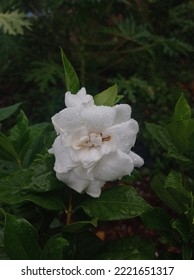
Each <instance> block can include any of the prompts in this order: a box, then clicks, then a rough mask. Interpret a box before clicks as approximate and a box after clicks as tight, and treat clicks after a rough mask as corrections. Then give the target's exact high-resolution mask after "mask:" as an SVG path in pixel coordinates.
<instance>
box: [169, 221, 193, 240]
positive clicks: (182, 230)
mask: <svg viewBox="0 0 194 280" xmlns="http://www.w3.org/2000/svg"><path fill="white" fill-rule="evenodd" d="M172 228H173V229H175V230H177V231H178V232H179V234H180V235H181V238H182V240H183V242H186V243H188V242H189V240H190V237H191V236H190V235H191V230H190V228H189V224H188V221H187V220H186V219H183V218H182V219H180V218H178V219H176V220H175V221H174V222H173V223H172Z"/></svg>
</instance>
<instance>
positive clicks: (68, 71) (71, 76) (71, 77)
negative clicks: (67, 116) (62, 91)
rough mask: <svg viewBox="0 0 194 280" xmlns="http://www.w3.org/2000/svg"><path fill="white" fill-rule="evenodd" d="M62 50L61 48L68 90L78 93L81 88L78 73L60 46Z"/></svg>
mask: <svg viewBox="0 0 194 280" xmlns="http://www.w3.org/2000/svg"><path fill="white" fill-rule="evenodd" d="M60 50H61V58H62V62H63V67H64V71H65V82H66V88H67V91H70V92H71V93H77V92H78V90H79V89H80V85H79V80H78V77H77V74H76V72H75V70H74V68H73V66H72V65H71V63H70V62H69V60H68V59H67V57H66V55H65V53H64V51H63V50H62V48H60Z"/></svg>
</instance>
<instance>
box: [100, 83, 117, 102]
mask: <svg viewBox="0 0 194 280" xmlns="http://www.w3.org/2000/svg"><path fill="white" fill-rule="evenodd" d="M117 97H118V87H117V85H116V84H115V85H114V86H111V87H109V88H108V89H106V90H104V91H103V92H101V93H99V94H96V95H95V96H94V103H95V104H96V105H105V106H113V105H114V104H115V103H116V102H118V98H117Z"/></svg>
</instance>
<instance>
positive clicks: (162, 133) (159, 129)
mask: <svg viewBox="0 0 194 280" xmlns="http://www.w3.org/2000/svg"><path fill="white" fill-rule="evenodd" d="M145 125H146V128H147V130H148V131H149V133H150V134H151V135H152V136H153V138H155V139H156V140H157V141H158V142H159V143H160V145H161V146H162V147H163V148H164V149H166V150H168V151H169V150H170V151H173V152H174V153H176V152H177V151H176V148H175V146H174V144H173V142H172V140H171V137H170V135H169V132H168V130H167V128H165V127H163V126H161V125H157V124H153V123H145Z"/></svg>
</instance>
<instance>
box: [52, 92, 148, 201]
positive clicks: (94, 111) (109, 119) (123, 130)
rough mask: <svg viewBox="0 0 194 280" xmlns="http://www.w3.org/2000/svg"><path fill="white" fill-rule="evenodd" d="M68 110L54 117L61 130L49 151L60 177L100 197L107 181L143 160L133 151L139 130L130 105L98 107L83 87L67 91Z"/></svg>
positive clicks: (76, 188)
mask: <svg viewBox="0 0 194 280" xmlns="http://www.w3.org/2000/svg"><path fill="white" fill-rule="evenodd" d="M65 105H66V107H67V108H66V109H64V110H62V111H60V112H59V113H57V114H56V115H54V116H53V117H52V123H53V125H54V127H55V130H56V132H57V133H58V136H57V138H56V139H55V141H54V144H53V146H52V148H51V149H50V150H49V152H50V153H52V154H54V155H55V166H54V170H55V171H56V176H57V178H58V179H59V180H60V181H62V182H64V183H66V184H67V185H68V186H69V187H70V188H72V189H74V190H76V191H77V192H79V193H82V192H84V191H85V192H86V193H87V194H89V195H91V196H93V197H99V196H100V193H101V188H102V187H103V185H104V184H105V182H106V181H114V180H116V179H118V178H121V177H122V176H124V175H127V174H131V172H132V171H133V169H134V167H140V166H141V165H142V164H143V159H142V158H141V157H139V156H138V155H137V154H135V153H134V152H132V151H131V148H132V147H133V146H134V144H135V140H136V135H137V132H138V130H139V127H138V123H137V122H136V121H135V120H134V119H132V118H131V107H130V106H129V105H127V104H121V105H116V106H114V107H108V106H96V105H95V104H94V100H93V97H92V96H91V95H88V94H86V90H85V88H82V89H81V90H80V91H79V92H78V93H77V94H76V95H74V94H71V93H70V92H67V93H66V94H65Z"/></svg>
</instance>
